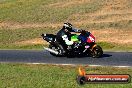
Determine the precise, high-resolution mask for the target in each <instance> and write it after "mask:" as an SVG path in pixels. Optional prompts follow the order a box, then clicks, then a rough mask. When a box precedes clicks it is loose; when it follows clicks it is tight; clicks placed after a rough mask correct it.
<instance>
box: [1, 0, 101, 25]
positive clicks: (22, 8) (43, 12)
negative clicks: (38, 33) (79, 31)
mask: <svg viewBox="0 0 132 88" xmlns="http://www.w3.org/2000/svg"><path fill="white" fill-rule="evenodd" d="M67 1H68V0H28V1H27V0H20V1H18V0H5V1H1V3H0V4H1V6H0V14H1V15H0V21H14V22H20V23H24V22H31V23H32V22H55V23H56V22H64V20H66V19H67V18H68V17H69V16H70V15H72V14H76V13H81V14H83V13H90V12H94V11H96V10H98V9H100V8H101V6H102V5H101V4H100V1H102V0H93V1H91V3H83V4H79V5H78V4H77V5H71V6H67V7H64V8H60V7H54V6H48V5H49V4H53V3H60V2H62V3H67Z"/></svg>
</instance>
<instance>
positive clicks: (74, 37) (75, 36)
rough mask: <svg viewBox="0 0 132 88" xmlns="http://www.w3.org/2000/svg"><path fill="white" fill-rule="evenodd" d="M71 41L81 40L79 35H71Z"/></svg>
mask: <svg viewBox="0 0 132 88" xmlns="http://www.w3.org/2000/svg"><path fill="white" fill-rule="evenodd" d="M71 41H73V42H78V41H79V39H78V35H72V36H71Z"/></svg>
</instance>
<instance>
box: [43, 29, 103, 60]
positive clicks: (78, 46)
mask: <svg viewBox="0 0 132 88" xmlns="http://www.w3.org/2000/svg"><path fill="white" fill-rule="evenodd" d="M41 36H42V38H43V39H44V40H45V41H47V42H48V43H49V47H48V48H47V47H44V49H45V50H47V51H49V52H50V54H51V55H53V56H66V57H72V56H83V55H85V56H91V57H93V58H99V57H101V56H102V55H103V50H102V48H101V47H100V46H99V45H97V44H96V43H95V37H94V36H93V35H92V34H91V33H90V32H88V31H84V32H81V33H80V34H79V35H77V34H71V38H70V40H71V41H73V42H74V44H73V45H72V46H70V48H71V49H70V50H69V49H67V51H66V52H65V53H64V52H63V50H62V46H61V45H60V44H59V43H57V41H56V35H54V34H42V35H41ZM68 47H69V46H68Z"/></svg>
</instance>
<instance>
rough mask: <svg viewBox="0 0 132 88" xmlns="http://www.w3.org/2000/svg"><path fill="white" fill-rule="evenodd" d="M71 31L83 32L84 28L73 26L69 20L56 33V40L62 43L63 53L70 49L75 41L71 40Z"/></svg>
mask: <svg viewBox="0 0 132 88" xmlns="http://www.w3.org/2000/svg"><path fill="white" fill-rule="evenodd" d="M71 32H76V33H81V32H82V30H78V29H75V28H73V27H72V24H71V23H68V22H67V23H64V25H63V27H62V29H61V30H60V31H59V32H58V33H57V35H56V40H57V42H58V43H59V44H60V45H61V49H63V53H65V52H66V51H67V50H68V49H69V46H71V45H73V41H70V38H71V37H70V36H71Z"/></svg>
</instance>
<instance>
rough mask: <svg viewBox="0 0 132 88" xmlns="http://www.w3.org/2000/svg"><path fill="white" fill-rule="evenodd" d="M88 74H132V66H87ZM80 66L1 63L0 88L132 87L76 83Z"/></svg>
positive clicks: (128, 85)
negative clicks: (81, 84)
mask: <svg viewBox="0 0 132 88" xmlns="http://www.w3.org/2000/svg"><path fill="white" fill-rule="evenodd" d="M86 71H87V73H88V74H130V75H132V68H117V67H86ZM77 74H78V66H75V67H73V66H54V65H30V64H4V63H3V64H2V63H1V64H0V88H53V87H54V88H131V86H132V83H129V84H86V85H83V86H80V85H78V84H77V83H76V80H75V79H76V76H77Z"/></svg>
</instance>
